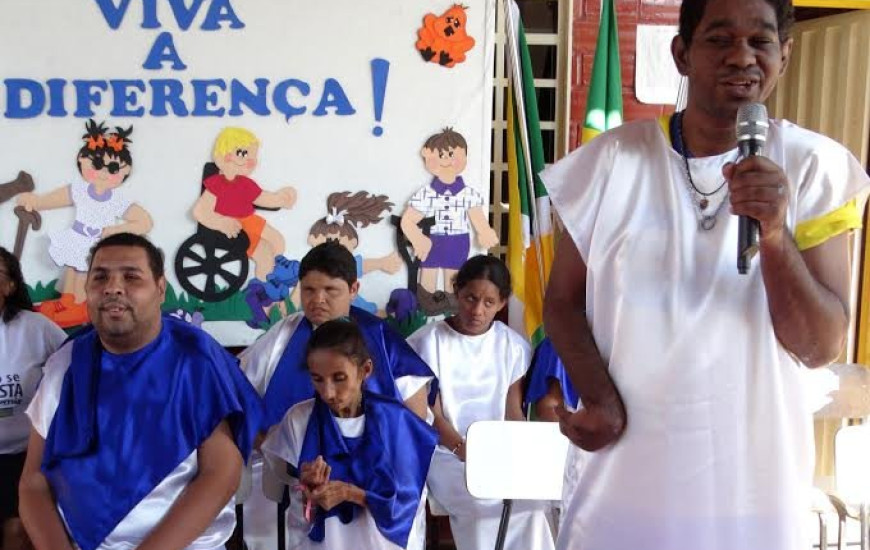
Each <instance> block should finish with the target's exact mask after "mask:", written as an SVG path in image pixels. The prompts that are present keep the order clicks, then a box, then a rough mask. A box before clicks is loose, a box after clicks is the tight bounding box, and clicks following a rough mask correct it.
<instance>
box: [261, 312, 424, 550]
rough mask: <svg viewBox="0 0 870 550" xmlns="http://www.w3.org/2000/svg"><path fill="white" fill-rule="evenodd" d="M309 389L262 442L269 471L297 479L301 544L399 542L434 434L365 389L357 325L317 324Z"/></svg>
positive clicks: (376, 548)
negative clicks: (303, 529)
mask: <svg viewBox="0 0 870 550" xmlns="http://www.w3.org/2000/svg"><path fill="white" fill-rule="evenodd" d="M306 363H307V365H308V369H309V373H310V376H311V381H312V384H313V385H314V389H315V392H316V396H315V397H314V399H309V400H306V401H303V402H301V403H298V404H297V405H295V406H293V407H292V408H291V409H290V410H289V411H288V412H287V414H286V416H284V419H283V420H282V421H281V422H280V423H279V424H278V425H276V426H275V427H274V428H273V429H272V430H271V431H270V432H269V436H268V437H267V438H266V440H265V441H264V443H263V446H262V450H263V455H264V456H265V457H266V461H267V463H268V464H269V467H270V468H271V469H272V471H273V473H274V474H275V475H276V476H277V477H279V478H280V479H283V480H285V481H286V482H287V483H291V480H292V479H298V480H299V486H298V487H293V489H296V490H295V491H293V492H292V497H291V498H300V499H303V500H304V501H305V504H304V507H305V509H306V515H307V517H308V520H309V521H310V524H309V529H308V533H307V536H306V537H303V539H302V544H301V548H302V549H308V548H312V549H313V548H317V549H323V550H344V549H347V550H351V549H354V550H355V549H358V548H366V549H370V550H380V549H390V550H394V549H405V548H407V546H408V541H409V540H414V539H415V538H416V534H417V530H419V529H421V528H422V526H421V525H420V522H419V521H415V520H416V519H417V518H418V517H419V516H420V514H418V512H419V510H420V509H421V508H422V507H423V506H424V501H423V498H422V495H423V487H424V485H425V483H426V476H427V475H428V472H429V463H430V461H431V459H432V453H433V452H434V449H435V445H436V444H437V435H436V433H435V431H434V430H433V429H432V428H431V427H429V426H428V425H427V424H426V423H425V422H424V421H423V420H421V419H420V418H418V417H417V416H416V415H414V413H412V412H411V411H410V410H408V409H407V408H406V407H405V406H404V405H402V404H401V403H399V402H398V401H396V400H394V399H392V398H389V397H384V396H381V395H378V394H376V393H373V392H371V391H368V390H364V389H363V382H364V380H365V379H366V377H367V376H369V375H370V374H371V373H372V370H373V368H374V366H373V364H372V360H371V356H370V355H369V352H368V350H367V349H366V347H365V343H364V340H363V336H362V334H361V332H360V329H359V327H358V326H357V325H356V323H354V322H353V321H350V320H347V319H340V320H334V321H327V322H326V323H323V324H322V325H321V326H320V327H318V328H317V330H315V331H314V333H313V334H312V336H311V339H310V340H309V343H308V347H307V351H306Z"/></svg>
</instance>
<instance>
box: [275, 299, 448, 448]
mask: <svg viewBox="0 0 870 550" xmlns="http://www.w3.org/2000/svg"><path fill="white" fill-rule="evenodd" d="M350 316H351V318H352V319H353V320H354V321H356V322H357V324H358V325H359V328H360V331H361V332H362V334H363V338H364V339H365V343H366V348H368V350H369V353H370V354H371V356H372V363H373V364H374V371H373V372H372V375H371V376H369V378H368V379H367V380H366V386H365V387H366V389H368V390H371V391H373V392H375V393H377V394H380V395H384V396H387V397H391V398H393V399H395V400H397V401H402V396H401V395H399V390H398V389H397V388H396V378H401V377H402V376H428V377H432V384H431V385H430V391H429V395H430V401H431V399H433V398H434V395H435V392H436V391H437V383H436V380H435V375H434V374H433V373H432V369H430V368H429V366H428V365H427V364H426V363H425V362H424V361H423V360H422V359H420V356H419V355H417V354H416V353H415V352H414V350H412V349H411V347H410V346H409V345H408V343H407V342H406V341H405V339H404V338H402V336H401V335H400V334H399V333H397V332H396V331H394V330H393V329H392V328H390V327H389V325H387V324H386V323H384V322H383V321H382V320H381V319H379V318H378V317H376V316H374V315H372V314H370V313H367V312H365V311H363V310H361V309H359V308H357V307H351V308H350ZM312 331H313V327H312V325H311V321H309V320H308V319H302V320H301V321H300V323H299V326H297V327H296V331H295V332H294V333H293V335H292V336H291V337H290V341H289V342H288V343H287V347H286V348H284V352H283V353H282V354H281V358H280V359H279V360H278V365H277V366H276V367H275V372H274V374H273V375H272V378H271V380H270V381H269V386H268V387H267V388H266V393H265V395H264V396H263V401H264V402H265V407H266V415H265V418H264V425H263V431H265V430H267V429H269V428H270V427H272V426H274V425H275V424H277V423H278V422H280V421H281V419H282V418H284V415H285V414H287V411H288V410H290V407H292V406H293V405H295V404H297V403H299V402H301V401H305V400H306V399H311V398H312V397H314V386H313V385H312V384H311V377H310V376H309V374H308V368H307V367H306V365H305V350H306V347H307V345H308V339H309V338H311V332H312Z"/></svg>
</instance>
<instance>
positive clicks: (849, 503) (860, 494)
mask: <svg viewBox="0 0 870 550" xmlns="http://www.w3.org/2000/svg"><path fill="white" fill-rule="evenodd" d="M834 452H835V454H836V459H835V464H836V471H837V494H836V496H835V497H834V498H832V501H833V502H834V504H835V507H837V508H838V512H841V523H842V521H844V519H845V518H844V517H843V515H845V516H848V517H852V518H855V519H857V520H858V522H859V523H860V525H861V550H870V540H868V537H870V533H868V531H867V530H868V523H870V521H868V520H870V517H868V514H870V509H868V505H870V425H866V424H865V425H861V426H846V427H845V428H842V429H840V431H839V432H837V436H836V438H835V440H834ZM835 499H839V501H840V502H836V501H835Z"/></svg>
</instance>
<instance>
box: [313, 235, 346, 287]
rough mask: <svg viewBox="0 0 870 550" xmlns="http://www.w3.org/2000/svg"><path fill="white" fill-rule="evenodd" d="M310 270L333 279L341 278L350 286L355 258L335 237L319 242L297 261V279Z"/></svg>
mask: <svg viewBox="0 0 870 550" xmlns="http://www.w3.org/2000/svg"><path fill="white" fill-rule="evenodd" d="M310 271H319V272H321V273H323V274H325V275H328V276H330V277H332V278H333V279H342V280H343V281H344V282H346V283H347V286H351V285H352V284H354V283H355V282H356V260H355V259H354V258H353V254H351V253H350V250H348V249H347V248H346V247H345V246H344V245H342V244H341V243H339V242H338V241H337V240H335V239H329V240H327V241H326V242H323V243H320V244H319V245H317V246H315V247H314V248H312V249H311V250H309V251H308V254H306V255H305V257H304V258H302V261H301V262H299V280H300V281H301V280H302V279H303V278H305V275H307V274H308V273H309V272H310Z"/></svg>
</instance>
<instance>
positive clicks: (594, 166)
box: [543, 0, 870, 550]
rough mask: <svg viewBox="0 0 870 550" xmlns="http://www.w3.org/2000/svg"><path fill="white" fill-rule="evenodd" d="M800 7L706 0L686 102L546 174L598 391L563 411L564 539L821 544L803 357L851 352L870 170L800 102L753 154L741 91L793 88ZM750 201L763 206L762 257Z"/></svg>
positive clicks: (577, 377)
mask: <svg viewBox="0 0 870 550" xmlns="http://www.w3.org/2000/svg"><path fill="white" fill-rule="evenodd" d="M792 22H793V8H792V5H791V2H790V0H707V1H703V0H685V1H684V2H683V4H682V7H681V12H680V33H679V36H677V37H676V38H675V39H674V41H673V46H672V51H673V55H674V60H675V62H676V64H677V67H678V69H679V70H680V72H681V73H682V74H683V75H685V76H686V77H688V79H689V100H688V105H687V108H686V110H685V111H684V112H683V113H678V114H677V115H675V117H673V118H671V119H669V120H668V119H665V120H662V121H659V123H657V122H655V121H646V122H637V123H631V124H627V125H624V126H622V127H620V128H618V129H616V130H613V131H611V132H608V133H606V134H604V135H602V136H599V137H597V138H595V139H594V140H593V141H592V142H591V143H589V144H588V145H584V146H583V147H581V148H580V149H579V150H577V151H575V152H574V153H572V154H571V155H570V156H569V157H567V158H566V159H564V160H563V161H562V162H560V163H558V164H557V165H555V166H554V167H553V168H552V169H550V170H549V171H548V172H546V173H545V174H544V175H543V179H544V181H545V183H546V185H547V187H548V190H549V192H550V195H551V196H552V198H553V202H554V204H555V205H556V207H557V208H558V210H559V214H560V216H561V217H562V219H563V220H564V222H565V226H566V228H567V231H568V235H566V238H564V239H562V240H561V241H560V244H559V250H558V252H557V254H556V255H555V262H554V266H553V271H552V275H551V278H550V286H549V288H548V290H547V297H546V306H545V323H546V329H547V332H548V334H549V335H550V337H551V339H552V341H553V343H554V345H555V347H556V349H557V351H558V353H559V356H560V357H561V358H562V360H563V361H564V363H565V365H566V367H567V369H568V371H569V374H570V376H571V380H572V382H573V384H574V386H575V389H576V390H577V392H578V394H579V395H581V396H582V397H581V400H582V405H583V408H582V409H580V410H579V411H578V412H576V413H573V414H571V413H568V412H567V411H565V410H564V409H561V410H559V411H558V412H559V416H560V423H561V425H562V430H563V432H564V433H565V434H566V435H568V437H569V438H570V439H571V440H572V441H573V442H574V443H575V445H576V447H572V451H571V456H570V458H569V464H568V471H567V473H566V478H568V479H571V483H570V484H567V486H569V487H572V489H571V490H570V494H566V495H565V508H564V514H565V518H564V524H563V527H562V529H561V531H560V533H559V540H558V542H557V547H558V548H559V549H562V550H567V549H575V548H583V549H584V550H598V549H608V550H622V549H625V550H629V549H631V550H634V549H636V548H645V549H651V550H658V549H661V550H665V549H668V550H670V549H674V548H703V549H704V550H717V549H730V548H747V549H749V548H755V549H765V550H795V549H800V548H803V547H806V546H807V544H808V540H807V539H806V538H805V533H803V531H802V525H803V524H804V523H806V522H805V519H806V515H807V511H808V509H809V506H808V502H807V498H806V497H807V492H808V489H809V488H810V484H811V475H812V456H813V455H812V453H813V438H812V426H811V415H810V411H809V410H808V409H807V406H806V401H805V400H804V398H803V395H802V391H801V381H800V378H801V376H802V374H801V371H802V370H803V369H804V368H806V367H810V368H812V367H817V366H820V365H824V364H826V363H829V362H830V361H832V360H834V359H835V358H836V357H837V356H838V355H839V353H840V351H841V350H842V349H843V345H844V341H845V337H846V331H847V327H848V321H849V309H848V305H847V304H848V289H849V269H848V249H847V237H848V236H847V233H848V232H849V230H851V229H853V228H856V227H859V226H860V214H859V212H860V210H859V209H858V208H857V206H860V207H863V199H864V197H865V193H866V190H867V188H868V185H870V182H868V178H867V175H866V174H865V172H864V170H863V169H862V168H861V166H860V165H859V164H858V162H857V161H856V160H855V158H854V157H852V155H850V154H849V153H848V152H847V151H846V150H845V149H844V148H843V147H841V146H840V145H838V144H836V143H834V142H833V141H831V140H829V139H827V138H825V137H823V136H820V135H817V134H814V133H812V132H809V131H807V130H804V129H801V128H799V127H797V126H795V125H793V124H790V123H788V122H783V121H774V120H771V121H770V132H769V136H768V140H767V147H766V152H765V155H766V156H765V157H761V156H759V157H751V158H748V159H738V158H737V151H736V145H737V143H736V139H735V118H736V113H737V110H738V108H739V107H740V106H741V105H744V104H747V103H750V102H756V101H763V100H764V99H766V98H767V97H768V96H769V94H770V93H771V91H772V90H773V88H774V86H775V84H776V81H777V80H778V78H779V76H780V75H781V74H782V72H783V70H784V69H785V66H786V63H787V61H788V57H789V53H790V51H791V47H792V41H791V39H790V38H789V30H790V27H791V24H792ZM738 215H744V216H750V217H752V218H755V219H756V220H758V222H759V223H760V239H759V245H758V248H759V253H758V254H757V255H756V257H755V258H754V259H753V260H752V263H751V265H750V269H749V272H748V273H747V274H743V275H741V274H738V271H737V268H736V256H737V253H736V252H737V233H738V231H737V227H738V218H737V216H738ZM580 462H582V464H583V467H582V468H578V467H576V466H575V464H577V463H580ZM577 476H579V478H577ZM575 478H576V484H575V483H574V480H575Z"/></svg>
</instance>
